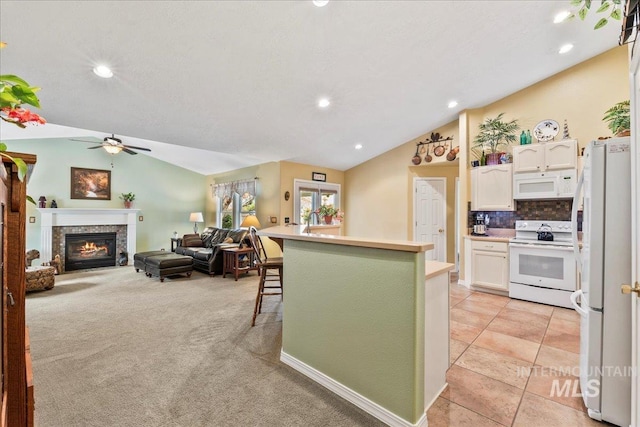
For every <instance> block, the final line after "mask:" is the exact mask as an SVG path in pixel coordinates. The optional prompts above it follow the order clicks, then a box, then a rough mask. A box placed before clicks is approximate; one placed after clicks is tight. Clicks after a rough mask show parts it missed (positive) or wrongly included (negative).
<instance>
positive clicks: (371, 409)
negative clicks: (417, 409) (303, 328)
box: [280, 351, 446, 427]
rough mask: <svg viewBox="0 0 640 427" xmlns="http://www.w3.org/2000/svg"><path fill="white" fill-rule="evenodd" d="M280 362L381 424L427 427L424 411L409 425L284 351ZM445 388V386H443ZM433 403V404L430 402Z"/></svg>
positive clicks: (393, 426)
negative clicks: (416, 420)
mask: <svg viewBox="0 0 640 427" xmlns="http://www.w3.org/2000/svg"><path fill="white" fill-rule="evenodd" d="M280 361H281V362H282V363H284V364H285V365H288V366H290V367H291V368H293V369H295V370H296V371H298V372H300V373H301V374H303V375H306V376H307V377H309V378H311V379H312V380H314V381H315V382H317V383H318V384H320V385H321V386H323V387H325V388H327V389H329V390H331V391H332V392H334V393H335V394H337V395H338V396H340V397H342V398H343V399H345V400H346V401H348V402H350V403H353V404H354V405H356V406H357V407H358V408H360V409H362V410H363V411H365V412H366V413H368V414H370V415H372V416H374V417H376V418H377V419H379V420H380V421H382V422H383V423H385V424H387V425H389V426H392V427H427V425H428V424H427V414H426V410H425V411H423V414H422V416H421V417H420V419H419V420H418V422H416V423H415V424H411V423H410V422H409V421H407V420H405V419H404V418H400V417H399V416H397V415H396V414H394V413H393V412H390V411H389V410H387V409H385V408H383V407H382V406H380V405H378V404H377V403H375V402H372V401H371V400H369V399H367V398H366V397H364V396H362V395H361V394H359V393H357V392H355V391H353V390H351V389H350V388H349V387H346V386H345V385H343V384H341V383H339V382H338V381H336V380H334V379H333V378H331V377H328V376H327V375H325V374H323V373H322V372H320V371H318V370H317V369H315V368H312V367H311V366H309V365H307V364H306V363H304V362H301V361H300V360H298V359H296V358H295V357H293V356H290V355H288V354H287V353H285V352H284V351H281V352H280ZM445 387H446V385H445ZM443 390H444V389H443ZM432 403H433V402H432Z"/></svg>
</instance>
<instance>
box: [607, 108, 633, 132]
mask: <svg viewBox="0 0 640 427" xmlns="http://www.w3.org/2000/svg"><path fill="white" fill-rule="evenodd" d="M630 108H631V103H630V102H629V100H626V101H622V102H618V103H617V104H616V105H614V106H613V107H611V108H609V109H608V110H607V111H605V112H604V117H603V118H602V121H604V122H607V126H608V127H609V129H611V132H612V133H613V134H614V135H615V136H629V135H631V130H630V129H631V113H630Z"/></svg>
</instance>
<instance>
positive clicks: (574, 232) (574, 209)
mask: <svg viewBox="0 0 640 427" xmlns="http://www.w3.org/2000/svg"><path fill="white" fill-rule="evenodd" d="M583 184H584V169H583V170H582V172H580V178H578V182H577V183H576V192H575V193H574V195H573V206H571V238H572V239H573V253H574V254H575V257H576V265H577V266H578V273H582V257H581V256H580V246H578V205H579V204H580V193H581V192H582V186H583Z"/></svg>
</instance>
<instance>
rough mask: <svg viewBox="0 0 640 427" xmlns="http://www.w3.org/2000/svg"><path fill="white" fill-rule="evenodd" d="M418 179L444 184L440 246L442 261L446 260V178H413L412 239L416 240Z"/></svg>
mask: <svg viewBox="0 0 640 427" xmlns="http://www.w3.org/2000/svg"><path fill="white" fill-rule="evenodd" d="M418 181H439V182H442V183H443V184H444V194H443V195H442V197H443V203H442V218H443V221H444V225H443V227H442V228H443V229H444V232H443V233H444V239H443V241H442V247H443V252H444V262H447V178H446V177H428V176H424V177H420V176H416V177H414V178H413V240H414V241H417V240H418V197H417V194H418Z"/></svg>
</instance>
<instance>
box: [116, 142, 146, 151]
mask: <svg viewBox="0 0 640 427" xmlns="http://www.w3.org/2000/svg"><path fill="white" fill-rule="evenodd" d="M122 146H123V147H126V148H133V149H135V150H142V151H151V150H150V149H148V148H144V147H136V146H135V145H124V144H123V145H122Z"/></svg>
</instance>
